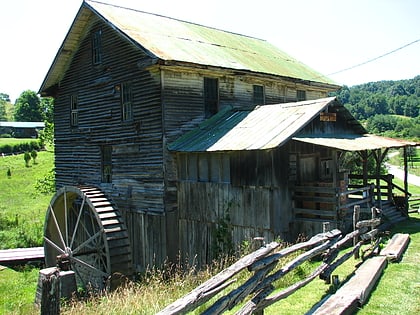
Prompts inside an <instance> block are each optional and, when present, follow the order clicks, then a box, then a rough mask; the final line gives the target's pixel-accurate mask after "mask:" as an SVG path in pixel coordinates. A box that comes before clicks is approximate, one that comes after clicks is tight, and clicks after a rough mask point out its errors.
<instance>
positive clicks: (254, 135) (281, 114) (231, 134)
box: [168, 97, 336, 152]
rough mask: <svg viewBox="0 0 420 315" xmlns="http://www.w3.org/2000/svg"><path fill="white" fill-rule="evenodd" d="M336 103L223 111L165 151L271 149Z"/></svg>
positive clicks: (324, 101)
mask: <svg viewBox="0 0 420 315" xmlns="http://www.w3.org/2000/svg"><path fill="white" fill-rule="evenodd" d="M335 103H336V98H335V97H328V98H322V99H318V100H310V101H302V102H297V103H281V104H272V105H261V106H256V107H255V108H253V109H232V108H225V109H224V110H222V111H220V112H219V113H217V114H216V115H214V116H213V117H211V118H209V119H208V120H206V121H204V122H203V123H202V124H201V125H200V126H199V127H198V128H196V129H194V130H192V131H190V132H187V133H186V134H184V135H183V136H182V137H180V138H179V139H177V140H176V141H175V142H173V143H172V144H170V145H169V147H168V148H169V150H170V151H178V152H205V151H240V150H264V149H272V148H275V147H278V146H281V145H283V144H284V143H285V142H286V141H288V140H290V139H291V138H292V137H293V136H294V135H296V134H297V133H298V132H299V131H300V130H301V129H302V128H303V127H304V126H305V125H306V124H308V122H310V121H311V120H312V119H313V118H314V117H315V116H317V115H319V113H320V112H321V111H323V110H324V109H325V108H326V107H328V105H330V104H335Z"/></svg>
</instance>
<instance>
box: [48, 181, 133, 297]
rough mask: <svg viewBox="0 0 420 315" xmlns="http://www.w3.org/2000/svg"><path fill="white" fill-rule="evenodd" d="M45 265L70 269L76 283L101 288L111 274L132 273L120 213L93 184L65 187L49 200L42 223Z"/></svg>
mask: <svg viewBox="0 0 420 315" xmlns="http://www.w3.org/2000/svg"><path fill="white" fill-rule="evenodd" d="M44 252H45V262H46V265H47V267H52V266H59V267H60V268H61V269H62V270H73V271H74V272H75V275H76V281H77V284H78V286H82V287H84V288H89V287H91V288H94V289H99V290H101V289H103V288H104V287H105V284H106V280H107V279H108V278H109V277H110V276H111V275H112V274H113V273H121V274H124V275H130V274H131V273H132V261H131V247H130V242H129V239H128V233H127V229H126V227H125V225H124V223H123V221H122V220H121V215H120V213H119V211H118V210H117V209H116V207H115V206H114V205H113V203H112V202H111V201H110V200H108V198H107V197H106V196H105V194H104V193H103V192H102V191H101V190H99V189H98V188H95V187H86V186H80V187H74V186H65V187H63V188H61V189H60V190H59V191H57V193H56V194H55V195H54V197H53V198H52V199H51V203H50V206H49V208H48V210H47V214H46V219H45V226H44Z"/></svg>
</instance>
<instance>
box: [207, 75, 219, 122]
mask: <svg viewBox="0 0 420 315" xmlns="http://www.w3.org/2000/svg"><path fill="white" fill-rule="evenodd" d="M218 110H219V80H218V79H214V78H204V111H205V116H206V118H208V117H211V116H213V115H214V114H216V113H217V111H218Z"/></svg>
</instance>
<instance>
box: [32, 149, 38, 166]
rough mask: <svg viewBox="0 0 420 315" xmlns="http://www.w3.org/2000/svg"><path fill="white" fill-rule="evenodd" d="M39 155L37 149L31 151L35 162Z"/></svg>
mask: <svg viewBox="0 0 420 315" xmlns="http://www.w3.org/2000/svg"><path fill="white" fill-rule="evenodd" d="M37 156H38V153H37V152H36V150H35V149H33V150H32V151H31V157H32V160H34V164H36V157H37Z"/></svg>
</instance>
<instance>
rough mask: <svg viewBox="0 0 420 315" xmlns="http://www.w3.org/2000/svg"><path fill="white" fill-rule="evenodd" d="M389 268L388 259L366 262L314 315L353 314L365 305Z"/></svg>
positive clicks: (371, 259)
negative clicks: (383, 273)
mask: <svg viewBox="0 0 420 315" xmlns="http://www.w3.org/2000/svg"><path fill="white" fill-rule="evenodd" d="M386 266H387V260H386V257H383V256H377V257H373V258H370V259H368V260H366V261H365V262H364V263H363V264H362V265H361V266H360V267H359V268H358V269H357V270H356V272H355V275H354V276H353V277H352V278H351V279H350V280H349V281H348V282H346V283H345V284H344V285H343V286H342V287H341V288H340V289H338V290H337V292H336V293H335V294H333V295H331V296H330V297H329V298H328V299H327V300H326V301H325V302H324V303H323V304H321V305H320V306H319V307H318V308H317V309H316V310H315V311H314V312H313V313H312V315H342V314H353V313H355V312H356V310H357V308H358V307H359V306H360V305H363V304H364V303H365V302H366V300H367V298H368V297H369V295H370V292H371V291H372V289H373V288H374V286H375V284H376V283H377V281H378V280H379V278H380V276H381V274H382V271H383V270H384V269H385V267H386Z"/></svg>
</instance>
